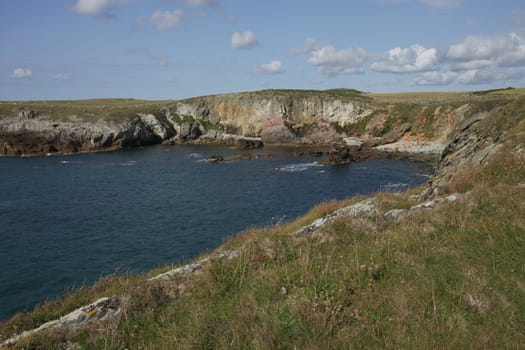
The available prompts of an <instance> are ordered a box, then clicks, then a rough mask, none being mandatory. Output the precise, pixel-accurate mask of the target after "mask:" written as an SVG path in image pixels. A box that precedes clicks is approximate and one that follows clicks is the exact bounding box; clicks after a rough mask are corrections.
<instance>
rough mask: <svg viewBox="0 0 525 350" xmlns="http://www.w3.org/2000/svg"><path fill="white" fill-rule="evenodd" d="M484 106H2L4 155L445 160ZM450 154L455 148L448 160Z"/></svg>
mask: <svg viewBox="0 0 525 350" xmlns="http://www.w3.org/2000/svg"><path fill="white" fill-rule="evenodd" d="M510 101H512V99H505V100H503V102H501V103H502V104H505V103H509V102H510ZM482 105H483V103H481V102H480V100H479V99H476V98H472V97H468V96H466V95H461V96H460V97H458V98H456V99H448V100H446V101H439V100H437V101H436V100H434V101H393V102H392V101H385V100H380V99H376V98H374V97H370V96H367V95H364V94H361V93H359V92H356V91H354V90H330V91H297V90H267V91H259V92H247V93H237V94H225V95H216V96H204V97H196V98H191V99H187V100H180V101H162V102H157V101H136V100H98V101H69V102H68V101H65V102H64V101H58V102H16V103H15V102H4V103H0V155H9V156H17V155H40V154H53V153H74V152H90V151H99V150H113V149H120V148H128V147H136V146H147V145H154V144H160V143H169V144H175V143H185V142H193V143H195V142H197V143H227V144H240V145H244V146H246V145H250V144H252V145H254V146H256V147H259V146H260V144H261V143H260V142H265V143H274V144H322V145H330V144H332V143H334V142H343V141H346V143H347V144H351V145H353V144H355V143H356V142H357V143H358V144H366V145H367V146H370V147H375V148H374V149H375V150H378V151H380V152H401V153H411V154H413V153H432V154H434V155H435V156H437V157H439V156H440V155H441V154H442V152H443V151H444V150H445V147H446V146H447V144H448V142H449V140H450V137H451V135H455V136H454V137H459V136H458V135H459V134H458V130H460V131H459V132H461V129H462V128H463V127H462V126H461V125H462V123H466V124H469V120H470V119H469V118H473V119H476V120H477V119H482V116H483V115H484V114H483V113H485V114H487V113H490V112H491V111H492V110H493V109H495V108H498V105H497V104H495V103H489V104H485V105H483V106H484V107H480V106H482ZM480 108H481V109H482V111H481V109H480ZM477 109H480V111H479V112H476V113H474V112H472V111H476V110H477ZM470 125H472V124H470ZM470 125H467V129H468V126H470ZM463 129H465V128H463ZM465 130H466V129H465ZM246 140H248V141H249V142H247V141H246ZM356 140H357V141H356ZM456 142H460V141H459V140H457V141H456ZM464 142H467V141H464ZM450 147H454V146H449V150H448V151H447V152H450V149H451V148H450Z"/></svg>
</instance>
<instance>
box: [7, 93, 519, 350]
mask: <svg viewBox="0 0 525 350" xmlns="http://www.w3.org/2000/svg"><path fill="white" fill-rule="evenodd" d="M494 103H496V105H497V102H494ZM485 107H486V108H489V106H488V105H486V106H485ZM485 107H483V106H481V107H480V109H479V111H482V110H483V108H485ZM395 111H396V113H398V115H399V116H400V117H401V118H405V119H406V121H407V122H413V120H415V119H413V118H415V115H412V114H411V112H410V111H411V110H410V109H409V108H408V107H406V106H404V105H402V104H400V105H398V106H397V107H396V110H395ZM524 111H525V99H519V100H515V101H513V102H512V103H510V104H508V105H506V106H505V108H501V109H498V110H497V111H496V112H494V115H493V116H492V117H491V118H487V119H486V120H483V121H481V122H480V123H479V125H477V126H476V127H478V128H481V129H482V130H490V131H491V132H494V133H497V134H502V136H501V139H500V140H499V141H500V142H501V143H502V145H504V146H502V148H501V149H500V150H499V151H498V153H497V154H496V155H494V156H493V157H492V158H490V160H488V161H487V162H486V163H484V164H483V165H479V164H477V165H476V164H475V165H471V166H466V167H464V168H462V169H461V170H460V171H458V172H456V173H455V174H454V177H453V179H452V180H451V182H450V183H448V184H446V186H444V187H442V188H440V189H439V190H440V191H441V193H443V194H444V195H447V194H452V193H459V194H460V197H459V199H458V200H457V201H456V202H451V203H448V202H446V203H443V204H441V205H439V206H438V207H436V208H434V209H433V210H431V211H421V212H416V213H413V214H412V215H410V216H407V217H406V218H405V219H404V220H402V221H401V222H398V223H389V222H387V221H385V219H383V217H384V216H383V215H381V214H384V213H386V212H387V211H389V210H391V209H398V208H401V209H408V208H410V207H411V206H413V205H415V204H417V203H418V202H417V200H416V199H415V197H414V195H416V194H419V193H420V192H421V191H423V188H417V189H412V190H409V191H407V192H403V193H389V192H382V193H377V194H375V197H376V207H377V209H378V211H379V215H377V216H374V217H372V218H370V219H349V218H340V219H337V220H335V221H334V222H332V223H331V224H329V225H327V226H325V227H323V228H322V229H321V230H319V231H318V232H316V233H315V234H313V235H300V236H299V235H295V234H293V233H294V232H295V231H296V230H298V229H299V228H301V227H303V226H304V225H307V224H309V223H311V222H313V221H314V220H315V219H317V218H320V217H323V216H325V215H326V214H328V213H331V212H333V211H334V210H336V209H338V208H341V207H343V206H345V205H349V204H351V203H354V202H357V201H359V200H362V199H363V198H364V197H356V198H352V199H349V200H346V201H342V202H335V201H333V202H327V203H323V204H320V205H319V206H317V207H315V208H313V209H312V210H311V211H310V212H309V213H307V214H306V215H305V216H303V217H300V218H298V219H296V220H294V221H293V222H290V223H285V224H280V225H277V226H273V227H265V228H260V229H253V230H249V231H247V232H244V233H241V234H239V235H238V236H237V237H233V238H232V239H231V240H229V241H228V242H226V243H225V244H224V245H223V246H222V247H221V248H219V249H220V250H221V251H222V250H226V249H231V248H235V249H237V250H238V251H239V255H238V256H236V257H233V258H228V259H217V260H212V261H211V263H209V264H208V265H207V266H205V267H204V268H203V270H202V272H201V273H200V274H195V275H180V276H176V277H174V278H172V279H169V280H158V281H148V280H147V279H148V278H149V277H151V276H154V275H156V274H158V273H160V272H163V271H167V270H169V269H171V268H172V267H166V268H164V269H161V270H157V271H152V272H150V273H148V274H147V275H143V276H129V275H126V276H111V277H108V278H104V279H102V280H101V281H99V282H98V283H97V284H95V285H94V286H92V287H85V288H82V289H81V290H78V291H74V292H72V294H70V295H68V296H66V297H65V298H64V299H60V300H57V301H49V302H47V303H45V304H44V305H42V306H40V307H38V308H37V309H36V310H35V311H34V312H33V313H29V314H20V315H17V316H15V317H14V318H13V319H11V320H9V321H7V322H4V323H1V324H0V338H1V339H4V338H6V337H7V336H9V335H11V334H13V333H19V332H21V331H23V330H25V329H30V328H33V327H36V326H38V325H39V324H41V323H42V322H45V321H48V320H51V319H54V318H57V317H59V316H60V315H63V314H65V313H67V312H69V311H71V310H73V309H75V308H76V307H79V306H81V305H85V304H88V303H90V302H92V301H93V300H95V299H97V298H99V297H102V296H108V295H120V296H123V300H124V302H123V311H122V313H121V315H120V318H119V319H116V320H108V321H105V322H102V323H99V324H96V325H89V326H87V327H84V328H81V329H76V330H73V331H68V332H66V331H53V332H47V333H45V332H43V333H41V334H39V335H37V336H34V337H31V338H28V339H25V340H23V341H21V342H19V343H18V344H16V345H15V347H14V348H19V349H22V348H24V349H56V348H78V349H97V348H99V349H123V348H129V349H135V348H140V349H173V348H180V349H190V348H198V349H208V348H213V349H293V348H300V349H321V348H322V349H346V348H366V349H368V348H374V349H434V348H446V349H520V348H523V344H525V327H524V325H525V284H524V281H523V276H524V275H525V260H524V258H523V257H524V256H525V215H523V213H525V122H523V120H524V119H525V114H524ZM420 112H421V113H423V114H424V115H426V114H425V113H428V115H430V114H432V115H433V113H434V108H430V107H429V108H428V111H420Z"/></svg>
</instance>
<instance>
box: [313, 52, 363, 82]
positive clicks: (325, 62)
mask: <svg viewBox="0 0 525 350" xmlns="http://www.w3.org/2000/svg"><path fill="white" fill-rule="evenodd" d="M367 59H368V52H367V51H366V50H364V49H361V48H350V49H346V50H341V51H337V50H336V49H335V47H333V46H331V45H327V46H323V47H321V48H318V49H316V50H314V51H313V52H312V56H311V57H310V58H309V59H308V63H310V64H312V65H314V66H316V67H317V69H318V70H319V72H320V73H321V74H324V75H328V76H337V75H342V74H356V73H363V72H364V70H363V67H362V66H363V63H365V61H366V60H367Z"/></svg>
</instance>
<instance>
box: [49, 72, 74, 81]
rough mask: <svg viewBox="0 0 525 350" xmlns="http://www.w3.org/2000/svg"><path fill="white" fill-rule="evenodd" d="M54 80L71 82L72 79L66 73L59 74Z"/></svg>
mask: <svg viewBox="0 0 525 350" xmlns="http://www.w3.org/2000/svg"><path fill="white" fill-rule="evenodd" d="M53 79H55V80H59V81H70V80H71V77H70V76H69V75H68V74H65V73H58V74H55V75H53Z"/></svg>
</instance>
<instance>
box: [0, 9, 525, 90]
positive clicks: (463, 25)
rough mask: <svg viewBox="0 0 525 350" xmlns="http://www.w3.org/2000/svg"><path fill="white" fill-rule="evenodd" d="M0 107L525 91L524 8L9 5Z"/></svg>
mask: <svg viewBox="0 0 525 350" xmlns="http://www.w3.org/2000/svg"><path fill="white" fill-rule="evenodd" d="M0 44H1V45H0V47H1V49H0V100H57V99H58V100H60V99H85V98H113V97H115V98H116V97H119V98H143V99H153V100H159V99H180V98H187V97H193V96H202V95H210V94H219V93H228V92H239V91H253V90H262V89H276V88H289V89H330V88H354V89H358V90H362V91H366V92H403V91H478V90H487V89H493V88H501V87H507V86H513V87H525V3H524V2H523V0H519V1H513V0H493V1H492V0H353V1H351V0H323V1H316V0H279V1H277V0H264V1H261V0H259V1H255V0H1V1H0Z"/></svg>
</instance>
